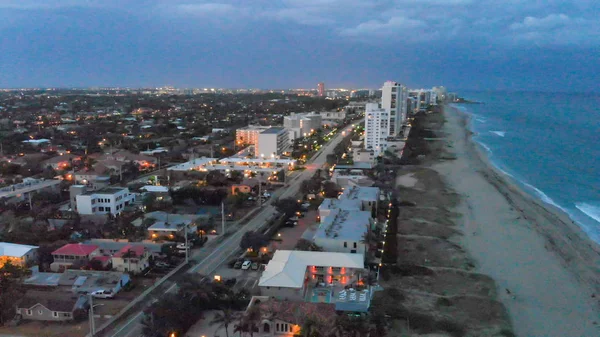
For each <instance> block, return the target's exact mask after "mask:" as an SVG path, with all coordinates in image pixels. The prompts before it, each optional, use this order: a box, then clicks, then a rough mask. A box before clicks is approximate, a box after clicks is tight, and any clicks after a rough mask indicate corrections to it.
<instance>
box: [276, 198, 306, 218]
mask: <svg viewBox="0 0 600 337" xmlns="http://www.w3.org/2000/svg"><path fill="white" fill-rule="evenodd" d="M273 204H274V205H275V208H277V211H278V212H281V213H283V214H285V216H286V217H290V216H292V215H294V214H296V212H297V211H299V210H300V204H299V203H298V200H296V199H294V198H283V199H279V200H276V201H275V202H274V203H273Z"/></svg>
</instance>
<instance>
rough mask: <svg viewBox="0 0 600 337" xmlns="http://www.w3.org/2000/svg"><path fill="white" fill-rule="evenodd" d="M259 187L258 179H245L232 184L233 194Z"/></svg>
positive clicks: (247, 191)
mask: <svg viewBox="0 0 600 337" xmlns="http://www.w3.org/2000/svg"><path fill="white" fill-rule="evenodd" d="M257 187H258V179H244V181H242V182H241V183H240V184H235V185H231V194H232V195H236V194H238V193H246V194H248V193H251V192H252V190H253V189H255V188H257Z"/></svg>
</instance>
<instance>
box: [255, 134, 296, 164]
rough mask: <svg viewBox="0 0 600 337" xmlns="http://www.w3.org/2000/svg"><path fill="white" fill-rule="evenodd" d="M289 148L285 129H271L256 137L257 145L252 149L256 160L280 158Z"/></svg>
mask: <svg viewBox="0 0 600 337" xmlns="http://www.w3.org/2000/svg"><path fill="white" fill-rule="evenodd" d="M289 146H290V141H289V135H288V131H287V130H286V129H285V128H281V127H272V128H269V129H267V130H265V131H263V132H261V133H260V134H259V135H258V143H257V144H256V146H255V148H254V155H255V156H256V157H257V158H265V157H266V158H268V157H276V156H280V155H281V154H283V153H284V152H285V151H286V150H287V149H288V148H289Z"/></svg>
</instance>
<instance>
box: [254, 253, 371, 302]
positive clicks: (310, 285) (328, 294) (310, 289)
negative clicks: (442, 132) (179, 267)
mask: <svg viewBox="0 0 600 337" xmlns="http://www.w3.org/2000/svg"><path fill="white" fill-rule="evenodd" d="M364 268H365V265H364V255H363V254H358V253H357V254H348V253H337V252H311V251H292V250H277V251H276V252H275V254H274V255H273V259H271V261H269V264H268V265H267V267H266V269H265V270H264V272H263V273H262V275H261V277H260V280H259V282H258V286H259V287H260V290H261V294H263V295H265V296H269V297H273V298H276V299H279V300H290V301H306V302H327V303H330V302H332V301H331V299H332V297H333V296H334V294H336V293H337V290H341V289H344V287H345V286H347V285H352V284H355V283H359V282H360V280H361V275H366V274H367V273H368V272H367V271H365V269H364ZM323 297H324V298H323Z"/></svg>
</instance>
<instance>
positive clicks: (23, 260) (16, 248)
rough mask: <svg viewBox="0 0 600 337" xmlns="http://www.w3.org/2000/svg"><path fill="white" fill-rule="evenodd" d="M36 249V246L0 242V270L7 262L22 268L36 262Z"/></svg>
mask: <svg viewBox="0 0 600 337" xmlns="http://www.w3.org/2000/svg"><path fill="white" fill-rule="evenodd" d="M37 248H38V247H37V246H29V245H19V244H16V243H8V242H0V268H2V266H4V264H6V263H7V262H10V263H11V264H12V265H14V266H22V267H25V266H28V265H30V264H32V263H35V262H37V261H36V259H37Z"/></svg>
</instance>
